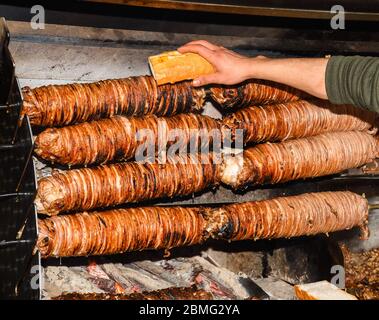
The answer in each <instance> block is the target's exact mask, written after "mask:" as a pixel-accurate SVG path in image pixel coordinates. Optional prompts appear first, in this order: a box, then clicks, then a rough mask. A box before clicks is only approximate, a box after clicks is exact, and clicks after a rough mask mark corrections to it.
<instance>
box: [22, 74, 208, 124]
mask: <svg viewBox="0 0 379 320" xmlns="http://www.w3.org/2000/svg"><path fill="white" fill-rule="evenodd" d="M23 96H24V102H23V109H22V114H23V115H28V116H29V118H30V122H31V124H32V125H39V126H48V127H51V126H63V125H68V124H73V123H77V122H85V121H89V120H96V119H100V118H109V117H112V116H114V115H118V114H123V115H127V116H144V115H148V114H155V115H158V116H168V115H174V114H178V113H182V112H189V111H191V110H196V109H201V107H202V105H203V103H204V98H205V93H204V90H202V89H196V88H194V87H192V85H191V83H190V82H181V83H177V84H174V85H162V86H158V85H157V83H156V82H155V80H154V78H153V77H150V76H139V77H130V78H126V79H112V80H104V81H98V82H94V83H73V84H67V85H49V86H42V87H38V88H34V89H30V88H29V87H25V88H23Z"/></svg>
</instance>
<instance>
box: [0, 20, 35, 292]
mask: <svg viewBox="0 0 379 320" xmlns="http://www.w3.org/2000/svg"><path fill="white" fill-rule="evenodd" d="M8 44H9V31H8V28H7V25H6V22H5V19H4V18H2V19H0V50H1V51H0V75H1V79H2V80H1V82H2V83H1V89H0V137H1V138H0V283H1V286H0V298H5V299H40V288H39V283H40V278H39V277H40V271H41V259H40V255H39V253H37V252H35V244H36V239H37V215H36V210H35V207H34V202H33V201H34V196H35V192H36V186H37V183H36V178H35V168H34V164H33V161H32V159H31V153H32V150H33V136H32V131H31V126H30V123H29V119H28V118H24V119H23V120H22V121H20V120H19V119H20V111H21V106H22V93H21V89H20V86H19V83H18V79H17V77H16V75H15V63H14V61H13V59H12V56H11V54H10V51H9V49H8Z"/></svg>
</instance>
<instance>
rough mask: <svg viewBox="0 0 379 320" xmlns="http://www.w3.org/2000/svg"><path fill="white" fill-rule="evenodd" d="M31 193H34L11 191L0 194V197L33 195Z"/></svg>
mask: <svg viewBox="0 0 379 320" xmlns="http://www.w3.org/2000/svg"><path fill="white" fill-rule="evenodd" d="M33 195H34V193H32V192H12V193H4V194H0V199H1V198H11V197H20V196H22V197H23V196H25V197H28V196H33Z"/></svg>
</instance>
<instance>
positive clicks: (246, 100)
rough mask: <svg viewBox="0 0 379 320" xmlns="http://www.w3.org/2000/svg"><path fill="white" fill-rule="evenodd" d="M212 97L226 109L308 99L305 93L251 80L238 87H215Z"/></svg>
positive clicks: (211, 92) (269, 82)
mask: <svg viewBox="0 0 379 320" xmlns="http://www.w3.org/2000/svg"><path fill="white" fill-rule="evenodd" d="M209 90H210V96H211V98H212V99H213V101H215V102H217V103H218V104H219V105H220V106H221V107H223V108H225V109H230V108H242V107H246V106H251V105H262V104H273V103H285V102H290V101H296V100H299V99H301V98H305V97H308V95H307V94H306V93H304V92H303V91H299V90H297V89H295V88H292V87H289V86H286V85H283V84H279V83H275V82H271V81H265V80H250V81H246V82H243V83H242V84H239V85H236V86H214V87H211V88H210V89H209Z"/></svg>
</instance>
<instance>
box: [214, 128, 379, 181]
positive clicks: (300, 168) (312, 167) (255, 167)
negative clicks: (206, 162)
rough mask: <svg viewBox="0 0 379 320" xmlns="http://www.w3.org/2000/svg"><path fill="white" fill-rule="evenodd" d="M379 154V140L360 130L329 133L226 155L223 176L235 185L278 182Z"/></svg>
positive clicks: (324, 172)
mask: <svg viewBox="0 0 379 320" xmlns="http://www.w3.org/2000/svg"><path fill="white" fill-rule="evenodd" d="M376 156H378V140H377V138H375V137H373V136H372V135H370V134H368V133H365V132H360V131H348V132H333V133H325V134H321V135H318V136H314V137H308V138H302V139H297V140H289V141H285V142H280V143H263V144H259V145H257V146H255V147H251V148H247V149H245V150H244V152H243V154H242V155H240V156H237V157H226V158H225V159H224V164H223V168H222V172H221V180H222V182H224V183H225V184H227V185H230V186H231V187H233V188H241V187H244V186H246V185H248V184H252V185H256V184H265V183H268V184H275V183H280V182H285V181H290V180H296V179H304V178H312V177H320V176H324V175H330V174H335V173H338V172H341V171H343V170H346V169H350V168H357V167H359V166H362V165H364V164H366V163H369V162H371V161H373V160H374V159H375V157H376Z"/></svg>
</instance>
